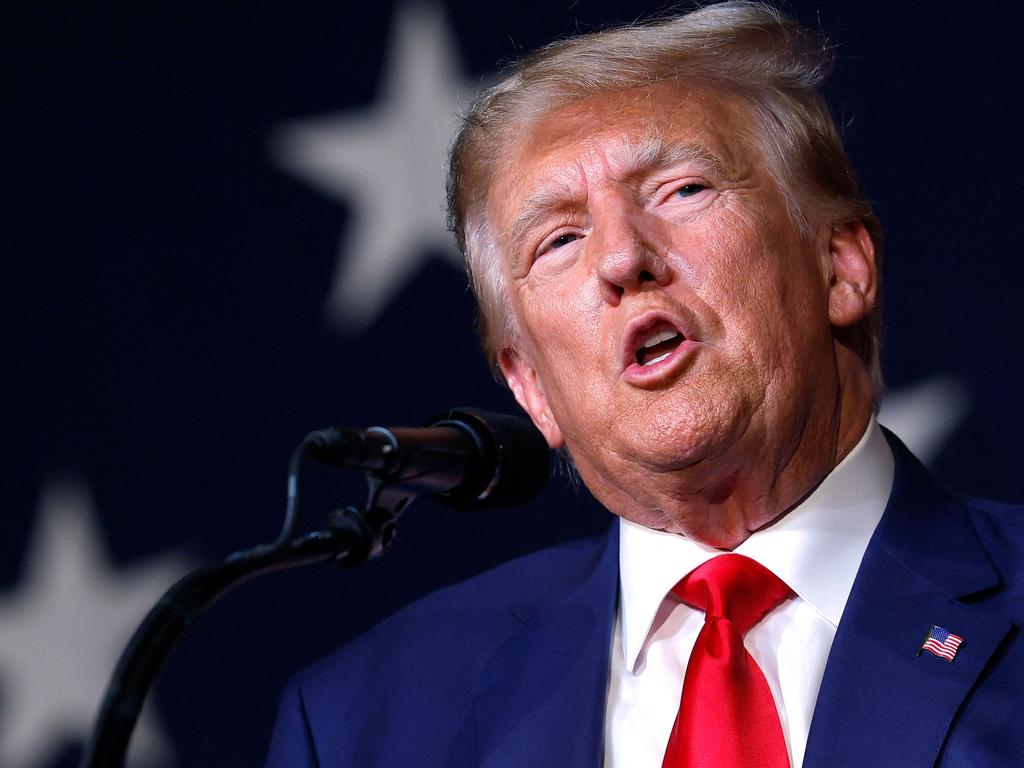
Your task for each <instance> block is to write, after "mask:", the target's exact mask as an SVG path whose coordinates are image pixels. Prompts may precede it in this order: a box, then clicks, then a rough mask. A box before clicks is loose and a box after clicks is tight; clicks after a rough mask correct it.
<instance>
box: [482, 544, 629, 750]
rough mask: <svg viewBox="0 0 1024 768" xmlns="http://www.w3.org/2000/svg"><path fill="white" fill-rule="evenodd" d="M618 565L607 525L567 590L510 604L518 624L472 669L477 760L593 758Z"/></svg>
mask: <svg viewBox="0 0 1024 768" xmlns="http://www.w3.org/2000/svg"><path fill="white" fill-rule="evenodd" d="M618 564H619V563H618V526H617V525H612V526H611V529H610V531H609V534H608V538H607V540H606V542H605V545H604V547H603V548H602V549H601V551H599V552H597V553H596V555H595V557H594V558H593V560H592V561H591V562H590V563H589V564H588V568H587V569H586V571H587V572H586V573H585V574H583V576H582V578H580V579H578V580H576V581H575V582H574V583H573V584H572V585H570V587H569V588H568V590H566V591H565V592H562V593H561V594H560V595H559V596H558V597H557V598H556V599H555V600H553V601H546V602H545V603H543V604H535V603H534V604H530V603H523V604H518V605H517V606H516V607H515V608H514V613H515V616H516V619H517V620H518V630H517V631H514V632H512V633H511V634H510V635H509V636H508V637H507V638H505V640H504V642H502V643H501V644H500V645H499V647H498V648H497V650H496V651H495V652H494V653H493V654H492V655H491V656H490V657H489V658H488V659H487V660H486V661H485V663H484V664H483V665H482V667H481V668H480V669H479V671H478V672H477V674H476V675H475V677H476V685H475V691H474V703H473V706H474V719H475V721H476V733H477V746H478V754H479V755H480V765H481V766H486V768H502V767H505V766H507V767H508V768H513V767H514V768H530V767H531V766H537V767H540V766H544V767H545V768H546V767H547V766H551V765H558V766H578V767H579V768H584V767H585V768H593V767H594V766H599V765H600V764H601V760H602V744H603V731H604V706H605V698H606V695H607V685H608V649H609V647H610V644H611V633H612V627H613V624H614V618H615V602H616V599H617V594H618Z"/></svg>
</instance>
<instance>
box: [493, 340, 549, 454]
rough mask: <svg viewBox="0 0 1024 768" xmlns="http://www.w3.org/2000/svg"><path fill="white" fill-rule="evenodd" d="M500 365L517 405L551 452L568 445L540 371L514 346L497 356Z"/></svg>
mask: <svg viewBox="0 0 1024 768" xmlns="http://www.w3.org/2000/svg"><path fill="white" fill-rule="evenodd" d="M498 365H499V367H500V368H501V372H502V374H503V375H504V376H505V382H506V383H507V384H508V388H509V389H511V390H512V394H513V395H514V396H515V398H516V402H517V403H519V405H520V406H521V407H522V409H523V410H524V411H526V412H527V413H528V414H529V416H530V419H531V420H532V421H533V423H534V425H535V426H536V427H537V429H539V430H540V431H541V434H543V435H544V439H546V440H547V441H548V446H550V447H551V449H552V450H556V449H558V448H561V447H562V446H563V445H565V440H563V439H562V431H561V430H560V429H559V428H558V424H556V423H555V419H554V417H553V416H552V414H551V409H550V408H549V407H548V400H547V397H545V395H544V390H543V389H542V388H541V386H540V382H539V381H538V380H537V372H536V371H535V370H534V369H533V367H531V366H530V364H529V363H528V362H527V361H526V360H524V359H523V357H522V355H521V354H519V352H517V351H516V350H515V349H512V348H511V347H506V348H505V349H503V350H501V352H500V353H499V355H498Z"/></svg>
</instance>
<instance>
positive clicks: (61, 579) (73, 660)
mask: <svg viewBox="0 0 1024 768" xmlns="http://www.w3.org/2000/svg"><path fill="white" fill-rule="evenodd" d="M101 539H102V535H101V533H100V531H99V530H98V529H97V523H96V519H95V513H94V511H93V505H92V502H91V500H90V498H89V494H88V493H87V491H86V490H85V489H84V487H83V486H82V485H81V484H79V483H75V482H68V481H64V482H51V483H49V484H47V485H46V486H44V488H43V490H42V494H41V498H40V504H39V513H38V517H37V523H36V530H35V533H34V534H33V538H32V541H31V543H30V545H29V549H28V551H27V552H26V555H25V561H24V562H25V565H24V572H23V576H22V579H21V581H20V582H19V584H18V586H17V587H16V588H15V589H14V590H12V591H10V592H8V593H7V594H0V765H3V766H17V767H18V768H27V766H35V765H40V764H43V763H44V762H45V761H46V759H47V758H50V759H52V758H53V757H54V756H55V755H54V751H55V750H58V749H59V748H61V747H66V746H67V745H68V743H73V742H79V743H84V742H85V741H86V740H87V738H88V736H89V734H90V732H91V731H92V727H93V724H94V720H95V717H96V713H97V710H98V707H99V702H100V700H101V698H102V696H103V692H104V691H105V690H106V687H107V681H108V679H109V676H110V673H111V671H112V670H113V668H114V664H115V662H116V661H117V658H118V657H119V656H120V654H121V651H122V649H123V648H124V645H125V643H127V641H128V638H129V637H130V636H131V633H132V632H134V631H135V628H136V627H137V626H138V624H139V622H140V621H141V620H142V618H143V617H144V616H145V615H146V613H147V612H148V611H149V609H150V608H151V607H152V606H153V605H154V604H155V603H156V601H157V599H158V598H159V597H160V595H161V594H163V592H164V590H166V589H167V588H168V587H169V586H170V585H171V584H173V583H174V581H175V580H176V579H177V578H178V577H179V576H181V575H183V574H184V573H185V572H186V571H187V570H188V568H187V564H186V563H185V562H183V561H182V560H181V559H180V558H178V557H175V556H170V555H163V556H160V557H157V558H152V559H149V560H147V561H145V562H141V563H136V564H134V565H132V566H130V567H127V568H114V567H113V566H111V565H110V563H109V562H108V559H107V557H106V555H105V553H104V551H103V546H102V543H101ZM171 757H172V752H171V749H170V744H169V742H168V740H167V739H166V738H165V737H164V735H163V733H162V731H161V729H160V727H159V726H158V722H157V718H156V717H155V715H154V714H153V711H152V710H151V709H150V708H148V707H147V708H146V709H144V710H143V713H142V717H141V718H140V720H139V724H138V728H137V729H136V731H135V734H134V736H133V738H132V742H131V750H130V754H129V764H131V765H168V764H170V763H171Z"/></svg>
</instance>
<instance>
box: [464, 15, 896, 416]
mask: <svg viewBox="0 0 1024 768" xmlns="http://www.w3.org/2000/svg"><path fill="white" fill-rule="evenodd" d="M832 65H833V58H832V53H831V50H830V48H829V45H828V42H827V40H826V39H825V38H824V37H823V36H822V35H820V34H819V33H817V32H815V31H814V30H812V29H809V28H808V27H805V26H803V25H801V24H799V23H797V22H795V21H793V20H792V19H789V18H787V17H785V16H783V15H782V14H781V13H779V12H778V11H777V10H775V9H773V8H771V7H770V6H767V5H763V4H760V3H754V2H723V3H719V4H716V5H710V6H707V7H703V8H700V9H698V10H695V11H692V12H690V13H686V14H683V15H679V16H674V17H672V18H668V19H659V20H654V21H650V22H646V23H638V24H630V25H627V26H623V27H617V28H612V29H607V30H603V31H599V32H594V33H590V34H585V35H580V36H576V37H572V38H569V39H566V40H561V41H558V42H555V43H551V44H550V45H548V46H546V47H544V48H542V49H541V50H539V51H537V52H535V53H533V54H531V55H530V56H527V57H526V58H524V59H522V60H521V61H519V62H518V63H517V64H515V65H514V66H513V67H512V69H511V73H510V74H509V75H508V76H507V77H505V78H504V79H503V80H502V81H501V82H499V83H498V84H497V85H495V86H493V87H492V88H489V89H488V90H486V91H485V92H484V93H483V94H481V95H480V97H479V98H478V99H477V101H476V102H475V103H474V104H473V106H472V107H471V108H470V110H469V112H468V114H467V115H466V116H465V119H464V121H463V123H462V127H461V129H460V130H459V133H458V135H457V136H456V138H455V141H454V143H453V145H452V149H451V157H450V166H449V175H448V212H449V228H450V229H451V230H452V232H453V233H454V235H455V239H456V242H457V244H458V246H459V249H460V251H461V252H462V253H463V255H464V257H465V261H466V269H467V272H468V274H469V280H470V284H471V286H472V288H473V291H474V293H475V295H476V298H477V304H478V307H479V331H480V336H481V340H482V342H483V346H484V349H485V351H486V352H487V355H488V358H489V360H490V361H491V363H492V364H493V363H494V362H495V360H496V356H497V354H498V353H499V352H500V351H501V350H502V349H503V348H505V347H506V346H508V344H509V343H510V342H511V341H512V340H514V339H515V338H516V335H517V330H516V325H515V318H514V317H513V314H512V312H511V311H510V308H509V302H508V296H507V293H506V287H505V284H504V278H503V274H502V270H501V268H500V264H499V258H500V253H499V252H498V245H497V238H496V237H495V235H494V233H493V232H491V228H490V225H489V222H488V219H487V215H486V205H487V193H488V189H489V187H490V184H491V181H492V178H493V175H494V173H495V171H496V170H497V163H498V162H499V161H500V159H501V156H502V152H501V149H502V148H503V147H507V146H509V144H510V140H511V138H512V137H513V136H514V135H516V134H517V133H521V132H522V130H523V129H524V128H526V127H528V126H529V125H530V124H531V123H533V122H534V121H536V120H537V119H538V118H539V117H541V116H542V115H544V114H546V113H549V112H550V111H552V110H553V109H557V108H559V107H562V106H565V105H567V104H571V103H574V102H578V101H582V100H585V99H588V98H591V97H593V96H595V95H598V94H601V93H608V92H614V91H621V90H626V89H632V88H641V87H648V86H651V85H654V84H656V83H661V82H665V81H675V82H678V83H680V84H681V85H690V86H705V87H709V88H711V89H713V90H716V91H719V92H723V93H726V94H729V95H732V96H734V97H737V98H739V99H740V100H742V101H743V102H744V103H746V104H747V105H748V107H749V108H750V110H751V113H752V115H753V117H754V123H755V135H754V136H753V137H751V138H752V139H753V140H754V141H755V142H757V143H758V144H759V145H760V148H761V150H762V152H763V154H764V157H765V159H766V161H767V165H768V169H769V172H770V173H771V174H772V176H773V178H774V181H775V183H776V185H777V186H778V187H779V189H780V190H782V192H783V194H785V195H786V198H787V203H788V208H789V212H790V215H791V217H792V219H793V221H794V223H795V224H796V226H798V227H799V228H800V229H801V230H802V231H804V232H805V233H810V232H811V231H813V228H814V227H815V226H817V225H819V224H822V223H827V224H832V225H838V224H844V223H849V222H853V221H861V222H863V224H864V226H865V228H866V229H867V231H868V233H869V235H870V237H871V239H872V241H873V243H874V246H875V250H876V258H877V259H878V262H879V270H880V269H881V258H882V246H883V242H882V232H881V227H880V226H879V224H878V220H877V218H876V217H875V214H874V211H873V210H872V208H871V204H870V203H869V202H868V200H867V199H866V198H865V197H864V195H863V193H862V192H861V190H860V185H859V182H858V180H857V176H856V174H855V172H854V170H853V167H852V165H851V164H850V161H849V158H848V157H847V155H846V152H845V150H844V149H843V144H842V140H841V139H840V136H839V133H838V131H837V130H836V127H835V124H834V122H833V120H832V116H831V113H830V111H829V108H828V105H827V104H826V103H825V100H824V98H823V97H822V95H821V88H822V86H823V84H824V83H825V81H826V80H827V79H828V76H829V74H830V73H831V70H832ZM880 296H881V292H880V291H879V297H880ZM881 328H882V326H881V299H880V298H879V300H878V302H877V304H876V307H875V310H874V312H873V313H872V314H871V315H870V316H869V317H867V318H865V320H863V321H862V323H861V326H860V327H859V329H858V331H859V332H858V334H857V335H858V336H859V337H860V338H859V339H857V343H858V344H859V347H860V349H859V350H858V351H859V353H860V355H861V357H862V359H863V360H864V363H865V365H866V366H867V368H868V370H869V372H870V374H871V379H872V385H873V388H874V393H875V400H876V403H877V402H878V400H880V398H881V392H882V375H881V364H880V359H879V356H880V347H881Z"/></svg>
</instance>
